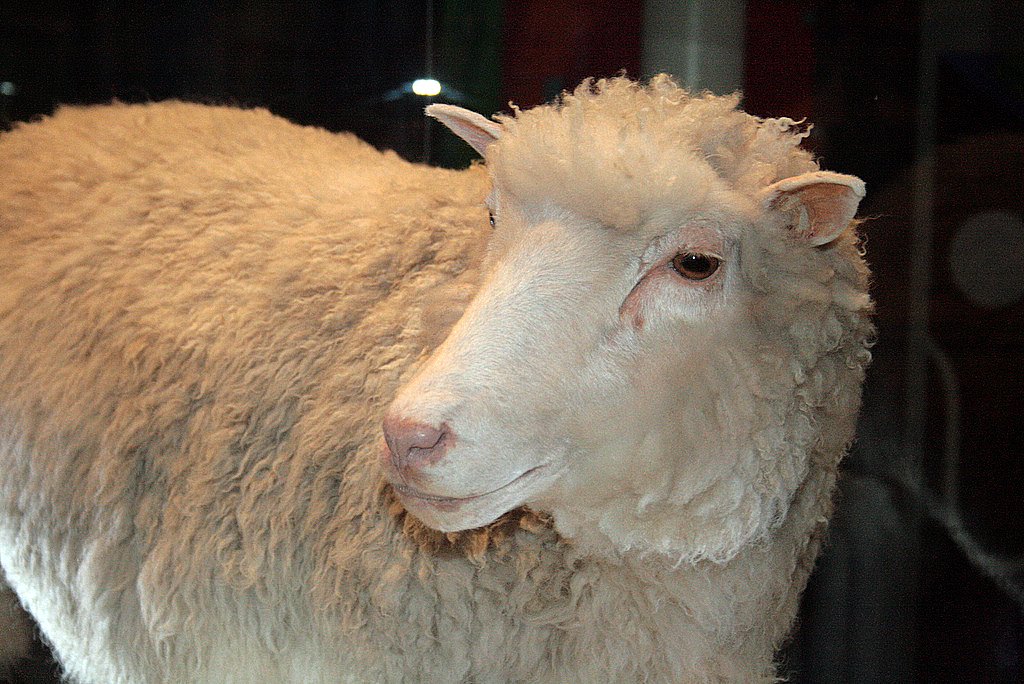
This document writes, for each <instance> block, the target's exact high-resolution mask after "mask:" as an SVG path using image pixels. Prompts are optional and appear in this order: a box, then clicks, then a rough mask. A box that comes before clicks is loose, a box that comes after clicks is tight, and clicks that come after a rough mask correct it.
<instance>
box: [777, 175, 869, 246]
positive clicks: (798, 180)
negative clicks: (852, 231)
mask: <svg viewBox="0 0 1024 684" xmlns="http://www.w3.org/2000/svg"><path fill="white" fill-rule="evenodd" d="M863 198H864V181H862V180H861V179H860V178H857V177H856V176H847V175H845V174H842V173H833V172H831V171H815V172H812V173H804V174H800V175H799V176H793V177H792V178H786V179H785V180H781V181H779V182H777V183H772V184H771V185H769V186H768V187H767V188H765V189H764V190H762V191H761V206H762V208H763V209H765V210H767V211H777V212H784V213H788V214H791V216H792V218H791V224H792V226H793V228H794V230H796V232H797V233H798V234H799V235H801V236H803V237H804V238H805V239H806V240H807V241H808V242H810V243H811V244H812V245H816V246H817V245H824V244H827V243H829V242H831V241H832V240H835V239H836V238H837V237H839V234H840V233H842V232H843V231H844V230H846V228H847V227H848V226H849V225H850V221H852V220H853V216H854V214H856V213H857V206H858V205H859V204H860V201H861V200H862V199H863Z"/></svg>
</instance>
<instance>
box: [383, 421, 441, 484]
mask: <svg viewBox="0 0 1024 684" xmlns="http://www.w3.org/2000/svg"><path fill="white" fill-rule="evenodd" d="M384 440H385V441H386V442H387V444H388V450H389V451H390V452H391V463H392V464H394V466H395V468H397V469H398V470H400V471H407V470H409V469H410V468H418V467H422V466H425V465H430V464H432V463H436V462H437V461H439V460H441V457H442V456H444V455H445V453H446V452H447V451H448V450H449V449H450V448H451V447H452V444H453V443H454V442H455V438H454V435H453V434H452V431H451V429H450V428H449V427H448V425H447V423H442V424H441V426H440V427H434V426H433V425H427V424H426V423H421V422H419V421H417V420H412V419H410V418H406V417H404V416H399V415H388V416H386V417H385V418H384Z"/></svg>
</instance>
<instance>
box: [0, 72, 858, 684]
mask: <svg viewBox="0 0 1024 684" xmlns="http://www.w3.org/2000/svg"><path fill="white" fill-rule="evenodd" d="M736 104H737V102H736V98H731V97H726V98H721V97H713V96H709V95H704V96H690V95H688V94H687V93H685V92H684V91H683V90H681V89H679V88H678V87H676V86H675V85H674V84H673V83H672V82H671V81H670V80H669V79H668V78H666V77H658V78H656V79H654V80H653V81H652V82H651V83H650V84H648V85H646V86H642V85H639V84H636V83H632V82H630V81H627V80H626V79H612V80H608V81H600V82H597V83H594V84H590V83H588V84H584V85H583V86H581V87H580V88H579V89H578V90H577V91H576V93H574V94H571V95H567V96H565V97H564V98H563V99H562V101H561V102H560V103H556V104H555V105H550V106H546V107H539V108H537V109H534V110H529V111H525V112H517V113H516V115H515V116H514V117H505V118H501V119H499V120H498V122H497V123H494V122H489V123H487V124H484V133H483V134H481V137H479V138H475V137H474V136H473V135H472V134H469V136H468V137H469V138H471V142H473V141H474V140H475V141H476V144H478V145H479V146H480V149H481V150H483V151H484V152H485V156H486V158H487V167H486V168H485V167H482V166H475V167H473V168H470V169H469V170H466V171H461V172H457V171H446V170H439V169H431V168H427V167H424V166H418V165H412V164H409V163H406V162H404V161H402V160H400V159H399V158H398V157H397V156H395V155H394V154H392V153H380V152H377V151H375V150H373V149H372V148H371V147H369V146H368V145H366V144H364V143H361V142H359V141H358V140H356V139H355V138H353V137H352V136H349V135H344V134H341V135H337V134H330V133H327V132H325V131H322V130H317V129H312V128H301V127H298V126H294V125H292V124H289V123H287V122H285V121H282V120H281V119H278V118H275V117H273V116H272V115H270V114H268V113H266V112H264V111H260V110H249V111H242V110H238V109H231V108H222V107H206V106H198V105H192V104H184V103H179V102H167V103H160V104H150V105H141V106H136V105H112V106H103V107H84V108H72V107H68V108H63V109H60V110H59V111H58V112H57V113H56V114H55V115H54V116H53V117H51V118H48V119H45V120H42V121H40V122H36V123H32V124H27V125H22V126H19V127H17V128H16V129H15V130H14V131H12V132H9V133H6V134H4V135H3V136H2V137H0V566H2V569H3V572H4V573H5V574H6V577H7V580H8V583H9V584H10V586H11V587H12V588H13V589H14V590H15V592H16V593H17V594H18V596H19V597H20V599H21V601H22V603H23V604H24V605H25V606H26V607H27V608H28V610H29V611H30V612H31V613H32V614H33V615H34V616H35V618H36V620H37V621H38V623H39V625H40V627H41V629H42V631H43V633H44V634H45V636H46V638H47V639H48V640H49V642H50V643H51V644H52V645H53V647H54V649H55V651H56V653H57V655H58V657H59V659H60V661H61V663H62V665H63V666H64V668H66V671H67V673H68V675H69V676H70V678H71V679H72V680H73V681H81V682H104V683H106V682H110V683H116V682H193V681H195V682H218V683H220V682H257V681H273V682H286V681H292V682H455V683H457V682H480V683H483V682H569V681H576V682H594V683H596V682H631V681H637V682H639V681H647V682H712V681H736V682H750V681H758V680H766V681H770V680H772V679H773V677H774V668H773V664H772V655H773V652H774V650H775V648H776V647H777V646H778V644H779V643H780V641H781V640H782V638H783V637H784V636H785V634H786V633H787V631H788V629H789V627H790V624H791V622H792V619H793V616H794V614H795V611H796V606H797V599H798V597H799V594H800V591H801V590H802V589H803V586H804V584H805V582H806V579H807V575H808V573H809V572H810V570H811V567H812V565H813V562H814V558H815V556H816V554H817V552H818V548H819V545H820V539H821V536H822V533H823V530H824V526H825V522H826V519H827V517H828V515H829V513H830V510H831V503H830V499H831V492H832V488H833V485H834V482H835V477H836V468H837V464H838V461H839V459H840V457H841V455H842V454H843V452H844V451H845V449H846V446H847V444H848V443H849V441H850V439H851V438H852V434H853V425H854V419H855V413H856V410H857V406H858V404H859V398H860V389H859V388H860V383H861V381H862V378H863V371H864V366H865V365H866V363H867V362H868V360H869V353H868V351H867V346H868V343H869V339H870V336H871V334H872V329H871V325H870V323H869V321H868V318H867V317H868V315H869V313H870V309H871V304H870V301H869V299H868V297H867V294H866V285H867V282H866V281H867V271H866V268H865V267H864V265H863V262H862V259H861V257H860V254H859V251H858V245H857V237H856V235H855V233H854V230H853V229H852V228H849V229H846V230H843V231H841V233H840V234H839V235H838V236H837V237H835V238H834V239H832V237H833V236H832V235H831V234H825V235H824V237H821V239H820V240H818V236H819V235H820V232H821V226H820V225H818V224H817V223H816V222H815V221H816V217H820V216H826V215H828V212H824V213H822V212H820V211H818V210H817V208H816V207H817V204H816V203H818V201H819V200H818V199H814V201H813V202H812V201H811V200H810V199H809V198H810V197H812V195H811V194H807V193H804V190H805V187H806V188H812V189H814V188H821V187H826V188H832V189H834V188H838V189H839V191H842V192H846V194H847V195H849V194H850V193H853V195H854V196H855V197H854V200H853V202H852V206H855V204H856V202H855V200H856V198H859V194H857V193H860V192H862V188H861V187H860V186H858V185H857V182H855V181H854V180H850V179H849V177H838V176H837V175H835V174H833V175H831V176H829V175H822V176H821V178H820V179H819V178H818V177H817V176H813V175H812V176H807V175H805V174H813V173H814V172H816V171H817V165H816V164H815V163H814V161H813V160H812V159H811V157H810V156H809V155H808V154H807V153H806V152H804V151H802V150H800V148H799V146H798V145H799V142H800V140H801V139H802V137H803V133H802V132H801V131H800V129H799V128H798V127H796V126H795V125H794V124H793V122H791V121H788V120H768V121H762V120H758V119H755V118H753V117H750V116H748V115H746V114H743V113H741V112H739V111H738V110H737V109H736ZM435 113H436V114H437V115H438V116H440V117H441V118H443V119H445V118H447V119H448V121H446V123H449V125H452V126H453V128H455V129H456V130H458V126H459V124H458V121H457V120H455V121H454V123H453V121H452V117H455V118H456V119H457V118H458V117H459V116H462V115H461V114H459V113H458V112H454V111H447V110H437V111H436V112H435ZM462 132H463V134H464V135H466V131H462ZM495 134H497V136H498V140H497V141H496V142H493V143H491V142H490V138H493V137H494V135H495ZM488 171H490V175H489V173H488ZM490 177H493V185H494V187H493V188H492V187H491V180H490ZM794 177H796V178H798V180H797V181H792V182H789V184H788V185H787V184H786V183H785V181H786V179H792V178H794ZM800 179H802V180H800ZM821 179H824V180H823V181H821V182H819V180H821ZM836 179H839V180H838V181H837V180H836ZM780 182H782V183H780ZM844 183H845V184H846V186H849V187H850V188H853V190H849V191H848V192H847V191H846V190H843V188H844V187H846V186H844V185H843V184H844ZM801 193H804V194H801ZM485 197H489V198H490V199H489V202H490V205H491V209H492V210H493V211H494V212H495V214H496V215H497V221H496V223H497V227H496V229H493V231H492V229H491V228H490V227H489V226H488V218H487V212H488V208H487V207H485V206H484V204H483V201H484V198H485ZM814 197H815V198H823V199H821V200H820V201H821V206H827V207H828V208H831V207H833V203H832V200H831V195H829V194H828V193H825V194H820V195H814ZM801 202H802V204H801ZM843 215H844V216H845V214H843ZM846 220H848V219H844V226H845V222H846ZM492 234H493V237H492ZM816 241H818V242H822V244H820V245H817V244H815V242H816ZM709 245H710V246H714V247H715V248H716V249H719V250H721V251H722V252H723V253H722V254H719V255H718V256H721V257H722V258H723V261H722V267H721V269H720V273H717V274H716V275H715V276H714V277H713V278H712V279H709V280H708V283H707V284H697V283H690V282H685V281H683V280H682V279H680V278H679V277H678V275H677V274H674V273H673V272H671V270H670V268H669V266H667V265H666V263H665V262H664V257H665V255H666V254H668V255H669V256H671V254H672V253H674V251H678V250H686V249H689V250H694V249H697V248H700V249H710V248H711V247H709ZM666 250H667V251H666ZM659 260H660V261H659ZM478 292H479V295H477V294H476V293H478ZM471 300H472V301H471ZM467 306H468V309H467ZM464 309H466V310H467V312H468V313H467V314H466V316H465V317H464V318H463V320H461V321H460V322H459V323H458V324H457V325H456V327H455V329H454V332H453V333H452V335H451V336H450V337H448V339H447V341H446V342H444V343H442V341H443V340H445V338H446V336H448V330H449V328H451V326H452V325H453V324H454V323H455V321H456V320H457V319H458V318H459V315H460V312H462V311H463V310H464ZM524 331H525V332H524ZM439 345H440V348H439V349H438V351H437V352H436V353H434V350H435V348H438V346H439ZM453 388H463V389H464V390H465V397H471V398H472V399H473V401H472V402H470V403H472V405H473V406H474V407H475V408H474V409H473V411H470V412H468V413H467V412H465V411H464V412H463V413H459V414H458V415H457V416H456V414H455V413H452V414H451V415H452V421H453V423H452V424H453V425H455V426H456V427H457V428H458V430H459V439H460V440H461V441H458V442H456V448H455V450H453V452H452V456H451V458H448V459H443V460H442V462H440V463H438V464H437V465H436V467H437V468H438V479H437V480H435V482H439V483H440V482H444V483H455V484H450V486H451V487H452V488H453V489H452V491H450V492H448V495H450V496H460V495H465V494H466V493H469V492H475V491H483V490H482V489H479V490H474V489H472V487H473V486H474V485H473V483H474V482H485V481H486V482H489V481H490V480H489V479H488V478H491V479H494V480H495V481H497V478H500V477H504V474H503V471H502V468H506V467H507V466H506V463H507V462H510V461H515V460H516V459H526V460H528V459H530V458H534V459H537V458H543V459H548V460H549V461H550V463H552V464H553V465H552V467H551V468H549V469H548V470H546V471H544V472H546V473H552V472H555V471H556V470H557V473H558V476H557V477H556V478H553V479H552V480H551V481H550V482H548V481H547V480H544V482H545V484H544V486H543V487H542V488H540V489H539V490H537V491H531V492H529V493H524V495H523V500H522V501H519V500H516V501H514V502H512V504H510V505H512V510H510V511H508V512H506V511H504V510H499V509H495V510H489V509H488V510H484V509H483V508H481V509H480V510H479V511H475V512H474V515H479V516H485V517H481V518H479V520H478V519H477V518H472V517H471V516H470V515H469V514H462V513H459V512H458V511H456V512H455V513H446V512H438V511H432V509H431V506H432V505H433V504H431V503H430V502H429V501H427V503H423V502H421V503H420V504H418V505H420V507H421V508H422V517H423V519H424V520H425V521H426V522H427V523H430V524H432V525H434V526H435V527H439V528H442V529H462V528H463V527H465V526H467V525H469V526H471V525H473V524H477V523H480V522H482V523H486V524H484V526H483V527H479V528H477V529H469V530H467V531H461V532H451V533H443V532H438V531H435V530H433V529H430V528H429V527H427V526H425V525H424V524H423V523H421V522H420V521H419V520H418V519H417V518H416V517H414V516H412V515H410V514H409V513H407V512H406V511H405V510H404V508H403V506H402V505H401V504H400V503H399V502H398V500H397V499H396V497H395V494H394V491H393V489H392V487H391V486H390V485H389V484H388V481H387V479H386V478H387V477H393V476H394V473H391V472H389V470H388V468H389V465H388V464H389V462H390V461H389V456H388V454H387V452H386V450H385V449H384V446H383V440H382V438H381V435H380V425H381V420H382V418H383V417H384V415H385V411H386V410H390V411H393V412H402V411H405V412H407V413H410V414H412V413H414V412H416V411H419V412H420V414H417V415H421V414H424V412H426V413H430V412H431V411H433V412H435V413H436V415H437V416H441V415H448V414H444V413H443V412H444V411H454V409H452V408H451V407H452V406H459V405H461V404H459V403H458V401H459V397H458V396H456V395H452V392H453V391H455V390H453ZM456 394H457V393H456ZM441 397H446V398H445V399H444V400H442V399H441ZM465 397H463V398H465ZM666 398H668V399H669V400H666ZM392 402H393V403H392ZM445 402H447V403H445ZM463 403H465V402H463ZM389 404H390V406H391V408H390V409H388V407H389ZM442 404H443V405H444V407H448V408H444V407H442ZM466 411H469V409H466ZM467 416H468V417H467ZM458 421H463V422H458ZM474 430H475V431H476V432H474ZM477 433H479V434H477ZM495 435H497V436H495ZM491 437H493V440H492V441H494V443H495V444H499V446H495V447H494V449H490V448H484V447H483V446H481V447H480V448H478V449H477V450H476V452H474V453H466V454H465V455H464V456H463V455H462V454H463V451H462V450H465V449H469V446H467V445H472V444H477V445H485V444H488V442H487V440H488V439H490V438H491ZM501 445H506V446H504V447H503V446H501ZM506 447H507V448H508V449H510V451H508V452H507V453H506V452H503V451H501V448H506ZM496 454H498V456H500V458H499V457H498V456H496ZM457 455H458V458H456V456H457ZM526 460H523V463H526ZM546 462H547V461H546ZM554 464H557V468H555V465H554ZM523 467H524V468H525V467H526V466H523ZM442 470H443V472H441V471H442ZM445 478H448V479H445ZM438 486H440V485H438ZM445 486H449V485H445ZM459 487H464V488H466V489H465V491H462V490H459V491H458V492H456V490H457V489H458V488H459ZM481 487H482V485H481ZM483 498H484V500H488V499H487V497H483ZM520 504H526V505H527V506H528V507H525V508H524V507H520ZM482 505H483V504H481V506H482ZM410 510H412V511H413V512H418V511H419V509H417V508H416V507H415V506H414V507H413V508H411V509H410ZM486 516H490V517H486ZM494 518H497V519H496V520H495V519H494ZM492 521H493V522H492ZM2 629H3V628H2V627H0V633H2Z"/></svg>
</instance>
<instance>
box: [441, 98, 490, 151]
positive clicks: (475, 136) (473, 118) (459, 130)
mask: <svg viewBox="0 0 1024 684" xmlns="http://www.w3.org/2000/svg"><path fill="white" fill-rule="evenodd" d="M426 112H427V116H432V117H434V118H435V119H437V120H438V121H440V122H441V123H443V124H444V125H445V126H447V127H448V128H450V129H452V133H454V134H455V135H457V136H459V137H460V138H462V139H463V140H465V141H466V142H468V143H469V144H470V146H471V147H472V148H473V149H474V150H476V151H477V152H479V153H480V156H481V157H482V156H484V151H485V150H486V149H487V146H488V145H490V144H491V143H492V142H494V141H495V140H497V139H498V138H499V137H500V136H501V125H500V124H497V123H495V122H493V121H491V120H490V119H488V118H485V117H483V116H481V115H479V114H477V113H476V112H471V111H469V110H468V109H463V108H462V107H456V106H454V105H446V104H432V105H430V106H429V107H427V109H426Z"/></svg>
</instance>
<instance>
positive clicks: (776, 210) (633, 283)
mask: <svg viewBox="0 0 1024 684" xmlns="http://www.w3.org/2000/svg"><path fill="white" fill-rule="evenodd" d="M736 104H737V100H736V98H735V97H714V96H710V95H706V96H701V97H691V96H689V95H688V94H687V93H686V92H685V91H684V90H682V89H680V88H678V87H677V86H676V85H675V84H674V83H672V81H671V80H670V79H668V78H667V77H657V78H655V79H653V80H652V81H651V83H649V84H648V85H646V86H641V85H638V84H636V83H633V82H631V81H628V80H626V79H612V80H608V81H600V82H597V83H596V84H591V83H586V84H584V85H583V86H581V87H580V88H579V89H577V91H576V92H575V93H574V94H572V95H566V96H565V97H564V98H563V99H562V101H561V102H559V103H558V104H556V105H551V106H546V107H539V108H537V109H533V110H529V111H526V112H517V113H516V115H515V116H514V117H504V118H499V119H498V121H497V122H495V121H491V120H488V119H485V118H484V117H481V116H479V115H477V114H474V113H472V112H468V111H466V110H463V109H459V108H456V107H451V106H445V105H434V106H432V107H430V108H428V113H429V114H430V115H432V116H434V117H436V118H438V119H440V120H441V121H442V122H443V123H445V124H446V125H447V126H448V127H449V128H451V129H452V130H453V131H454V132H455V133H456V134H458V135H459V136H460V137H462V138H463V139H465V140H466V141H467V142H469V144H471V145H472V146H473V147H474V148H475V149H477V150H478V151H479V152H480V153H481V154H482V155H484V156H485V158H486V160H487V165H488V168H489V171H490V173H491V176H492V180H493V191H492V192H491V194H490V196H489V197H488V198H487V204H488V207H489V209H490V211H491V216H492V223H493V224H494V233H493V236H492V238H491V241H490V246H489V252H488V255H487V258H486V263H485V265H484V267H483V274H484V276H483V279H482V285H481V288H480V291H479V293H478V294H477V296H476V298H475V299H474V300H473V301H472V302H471V304H470V305H469V307H468V309H467V310H466V312H465V314H464V315H463V317H462V318H461V320H460V321H459V322H458V323H457V324H456V325H455V327H454V329H453V330H452V331H451V334H450V335H449V337H448V338H447V340H446V341H445V342H444V343H443V344H442V345H441V346H440V347H439V348H438V349H437V350H436V352H435V353H434V355H433V356H432V357H431V358H430V359H429V360H428V361H427V363H426V364H425V365H424V366H423V367H422V368H421V369H420V370H419V372H418V374H417V375H416V376H415V377H414V378H412V379H411V380H410V381H409V382H408V383H407V384H406V386H405V387H404V388H403V389H402V390H401V391H400V393H399V396H398V397H397V398H396V400H395V401H394V403H393V404H392V406H391V407H390V409H389V411H388V414H387V417H386V419H385V433H386V437H387V441H388V445H389V449H388V450H387V452H386V454H385V455H386V458H385V464H386V466H387V468H388V472H389V478H390V480H391V482H392V484H393V486H394V488H395V490H396V492H397V493H398V495H399V497H400V499H401V500H402V502H403V503H404V505H405V506H406V507H407V508H408V509H409V510H410V511H411V512H412V513H413V514H415V515H416V516H417V517H419V518H420V519H422V520H423V521H424V522H425V523H427V524H428V525H431V526H433V527H436V528H438V529H440V530H445V531H454V530H460V529H467V528H471V527H477V526H481V525H485V524H487V523H489V522H491V521H493V520H495V519H496V518H498V517H499V516H501V515H502V514H504V513H505V512H507V511H509V510H510V509H512V508H515V507H518V506H522V505H529V506H531V507H534V508H536V509H539V510H543V511H545V512H548V513H550V514H551V515H552V516H553V517H554V520H555V523H556V526H557V527H558V529H559V531H560V532H561V533H562V534H563V535H565V536H567V537H570V538H574V539H577V540H579V541H581V542H583V543H588V544H594V545H597V546H603V547H605V548H607V549H609V550H613V551H615V550H618V551H622V550H626V549H634V550H638V551H641V552H661V553H665V554H669V555H671V556H673V557H676V558H679V559H688V560H696V559H700V558H711V559H716V560H723V559H726V558H728V557H730V556H731V555H733V554H734V553H735V552H736V551H737V550H738V549H739V548H740V547H741V546H743V545H744V544H746V543H749V542H751V541H753V540H755V539H758V538H760V537H762V536H763V535H765V534H766V533H768V532H769V531H770V530H771V529H772V528H773V527H775V526H777V525H778V524H780V522H781V521H782V520H784V519H785V517H786V515H787V511H788V509H789V506H790V503H791V502H792V500H793V499H794V496H795V495H796V493H797V492H798V490H799V488H800V486H801V484H802V483H803V482H805V481H806V480H807V478H808V477H809V473H811V472H813V469H814V468H819V469H820V468H824V469H834V467H835V464H836V462H837V460H838V458H839V457H840V455H841V454H842V451H843V450H844V449H845V446H846V444H847V443H848V441H849V440H850V438H851V436H852V427H853V420H854V415H855V413H856V410H857V407H858V405H859V400H860V383H861V380H862V378H863V369H864V365H865V364H866V362H867V360H868V358H869V354H868V352H867V351H866V348H867V344H868V338H869V337H870V335H871V325H870V323H869V322H868V320H867V315H868V313H869V311H870V306H871V304H870V300H869V299H868V296H867V294H866V280H867V272H866V269H865V267H864V265H863V262H862V259H861V258H860V254H859V251H858V248H857V240H856V235H855V234H854V231H853V229H852V228H851V225H852V219H853V215H854V212H855V210H856V207H857V204H858V202H859V200H860V198H861V197H862V196H863V192H864V189H863V184H862V183H861V181H859V180H858V179H856V178H853V177H851V176H844V175H840V174H835V173H829V172H823V171H819V170H818V167H817V165H816V164H815V163H814V161H813V160H812V159H811V157H810V155H809V154H808V153H807V152H806V151H803V150H802V149H800V147H799V143H800V141H801V139H802V138H803V137H804V135H805V134H804V133H802V132H801V131H800V129H799V127H797V126H796V125H795V124H794V122H792V121H790V120H760V119H756V118H754V117H752V116H749V115H747V114H745V113H743V112H741V111H738V110H737V109H736Z"/></svg>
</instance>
